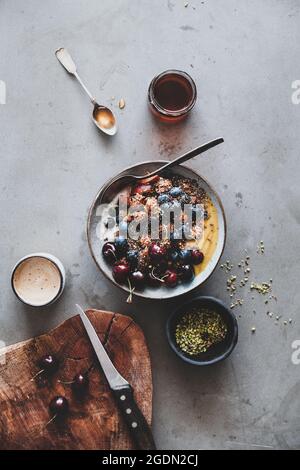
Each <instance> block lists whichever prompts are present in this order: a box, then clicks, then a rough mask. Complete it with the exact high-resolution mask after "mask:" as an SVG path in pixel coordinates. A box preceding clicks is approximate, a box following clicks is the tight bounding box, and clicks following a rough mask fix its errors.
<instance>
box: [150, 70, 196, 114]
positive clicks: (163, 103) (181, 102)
mask: <svg viewBox="0 0 300 470" xmlns="http://www.w3.org/2000/svg"><path fill="white" fill-rule="evenodd" d="M148 99H149V104H150V108H151V110H152V112H153V113H154V115H155V116H157V117H158V118H159V119H160V120H162V121H168V122H177V121H180V120H181V119H183V118H185V117H186V116H187V114H188V113H189V112H190V110H191V109H192V108H193V107H194V105H195V102H196V99H197V90H196V85H195V83H194V81H193V79H192V78H191V77H190V76H189V75H188V74H187V73H185V72H182V71H180V70H167V71H165V72H163V73H161V74H160V75H158V76H157V77H154V79H153V80H152V82H151V83H150V86H149V90H148Z"/></svg>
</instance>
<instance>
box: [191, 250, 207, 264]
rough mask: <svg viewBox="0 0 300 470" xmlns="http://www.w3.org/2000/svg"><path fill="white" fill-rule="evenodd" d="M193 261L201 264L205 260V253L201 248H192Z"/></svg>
mask: <svg viewBox="0 0 300 470" xmlns="http://www.w3.org/2000/svg"><path fill="white" fill-rule="evenodd" d="M191 257H192V263H193V264H195V265H196V264H201V263H202V262H203V260H204V254H203V253H202V251H200V250H192V252H191Z"/></svg>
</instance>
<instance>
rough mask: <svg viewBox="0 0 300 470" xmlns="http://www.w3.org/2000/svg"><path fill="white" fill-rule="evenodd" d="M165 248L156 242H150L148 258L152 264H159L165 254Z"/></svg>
mask: <svg viewBox="0 0 300 470" xmlns="http://www.w3.org/2000/svg"><path fill="white" fill-rule="evenodd" d="M166 253H167V250H166V248H165V247H164V246H162V245H158V243H152V245H150V248H149V256H150V260H151V262H152V263H153V264H155V265H157V264H159V263H160V262H161V261H162V260H163V258H164V257H165V256H166Z"/></svg>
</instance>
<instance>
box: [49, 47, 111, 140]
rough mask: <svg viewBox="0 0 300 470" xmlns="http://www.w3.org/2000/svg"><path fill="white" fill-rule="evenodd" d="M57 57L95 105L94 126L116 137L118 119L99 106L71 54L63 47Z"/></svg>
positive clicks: (105, 108)
mask: <svg viewBox="0 0 300 470" xmlns="http://www.w3.org/2000/svg"><path fill="white" fill-rule="evenodd" d="M55 55H56V57H57V59H58V60H59V62H60V63H61V64H62V66H63V67H64V68H65V69H66V70H67V72H69V73H70V74H71V75H74V77H75V78H77V80H78V81H79V83H80V85H81V86H82V88H83V89H84V91H85V92H86V93H87V95H88V96H89V98H90V100H91V102H92V104H93V105H94V110H93V116H92V119H93V122H94V124H95V125H96V126H97V127H98V129H100V130H101V131H102V132H104V133H105V134H108V135H115V133H116V132H117V124H116V118H115V116H114V114H113V112H112V111H111V110H110V109H109V108H107V107H106V106H103V105H101V104H98V103H97V101H96V99H95V98H94V97H93V95H92V94H91V93H90V92H89V90H88V89H87V87H86V86H85V84H84V83H83V81H82V80H81V78H80V77H79V75H78V73H77V68H76V65H75V63H74V61H73V59H72V57H71V56H70V54H69V52H68V51H67V49H65V48H64V47H61V48H60V49H57V51H55Z"/></svg>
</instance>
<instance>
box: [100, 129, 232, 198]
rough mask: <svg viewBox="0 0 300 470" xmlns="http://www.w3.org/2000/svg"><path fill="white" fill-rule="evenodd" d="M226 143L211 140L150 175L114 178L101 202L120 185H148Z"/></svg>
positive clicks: (221, 139) (104, 192)
mask: <svg viewBox="0 0 300 470" xmlns="http://www.w3.org/2000/svg"><path fill="white" fill-rule="evenodd" d="M223 142H224V139H223V137H219V138H217V139H214V140H211V141H209V142H206V143H205V144H202V145H200V146H199V147H196V148H194V149H193V150H189V151H188V152H186V153H184V154H183V155H180V157H177V158H175V159H174V160H171V161H170V162H167V163H165V164H164V165H162V166H161V167H159V168H157V170H154V171H152V172H151V173H148V174H146V175H130V174H123V175H122V174H121V175H120V176H117V177H116V178H114V179H113V180H112V181H110V182H109V183H108V184H107V185H106V186H105V187H104V188H103V189H102V194H101V200H100V203H101V202H102V201H104V199H105V195H107V194H108V193H114V192H116V191H115V188H119V187H120V185H122V186H123V187H124V186H125V185H134V184H136V183H138V182H140V183H142V184H147V183H151V181H152V180H153V179H155V178H156V177H157V176H158V175H160V174H161V173H162V172H163V171H165V170H167V169H168V170H169V169H170V168H172V167H174V166H176V165H180V164H181V163H184V162H187V161H188V160H190V159H191V158H194V157H196V156H197V155H200V154H201V153H204V152H206V151H207V150H209V149H211V148H213V147H215V146H216V145H219V144H222V143H223Z"/></svg>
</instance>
